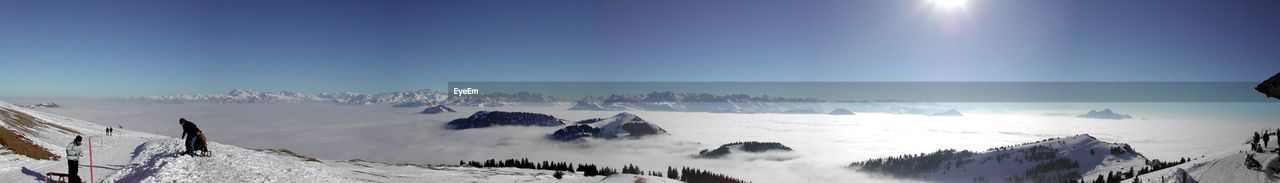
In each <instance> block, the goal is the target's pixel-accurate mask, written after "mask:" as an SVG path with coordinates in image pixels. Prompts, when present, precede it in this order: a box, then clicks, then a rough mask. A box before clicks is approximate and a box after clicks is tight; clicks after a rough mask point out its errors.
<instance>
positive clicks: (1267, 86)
mask: <svg viewBox="0 0 1280 183" xmlns="http://www.w3.org/2000/svg"><path fill="white" fill-rule="evenodd" d="M1253 89H1255V90H1258V92H1259V93H1262V94H1265V95H1267V97H1271V98H1276V99H1280V73H1276V75H1274V76H1271V78H1270V79H1267V80H1266V81H1262V83H1259V84H1258V87H1255V88H1253Z"/></svg>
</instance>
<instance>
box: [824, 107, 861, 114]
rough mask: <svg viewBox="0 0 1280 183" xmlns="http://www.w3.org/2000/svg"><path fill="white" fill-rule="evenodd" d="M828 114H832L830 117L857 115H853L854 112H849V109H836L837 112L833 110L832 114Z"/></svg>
mask: <svg viewBox="0 0 1280 183" xmlns="http://www.w3.org/2000/svg"><path fill="white" fill-rule="evenodd" d="M827 114H830V115H855V114H854V113H853V111H849V109H845V108H836V109H835V110H831V112H830V113H827Z"/></svg>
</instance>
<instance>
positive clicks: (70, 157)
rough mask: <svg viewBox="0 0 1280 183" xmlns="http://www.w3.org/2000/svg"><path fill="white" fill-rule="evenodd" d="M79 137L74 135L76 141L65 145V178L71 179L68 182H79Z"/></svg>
mask: <svg viewBox="0 0 1280 183" xmlns="http://www.w3.org/2000/svg"><path fill="white" fill-rule="evenodd" d="M79 171H80V136H79V135H76V139H75V140H72V141H71V144H67V175H68V176H67V177H68V178H69V179H71V181H69V182H80V175H79Z"/></svg>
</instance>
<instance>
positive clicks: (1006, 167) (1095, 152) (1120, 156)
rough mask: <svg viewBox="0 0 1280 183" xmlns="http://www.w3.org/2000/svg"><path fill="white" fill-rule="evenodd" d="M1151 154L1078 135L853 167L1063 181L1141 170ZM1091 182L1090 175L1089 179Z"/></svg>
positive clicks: (970, 178)
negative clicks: (1131, 169)
mask: <svg viewBox="0 0 1280 183" xmlns="http://www.w3.org/2000/svg"><path fill="white" fill-rule="evenodd" d="M1146 163H1147V158H1146V157H1144V156H1142V154H1139V153H1137V152H1135V151H1134V150H1133V149H1132V148H1130V147H1129V145H1127V144H1116V143H1107V142H1103V141H1100V140H1098V139H1097V138H1094V137H1093V136H1089V135H1087V134H1085V135H1076V136H1071V137H1065V138H1054V139H1046V140H1042V141H1038V142H1032V143H1025V144H1020V145H1014V146H1007V147H998V148H991V149H989V150H988V151H986V152H981V153H976V152H970V151H955V150H942V151H938V152H934V153H930V154H920V155H904V156H899V157H889V158H880V159H872V160H867V161H862V162H855V163H853V164H851V165H850V167H851V168H855V169H858V170H859V171H863V172H870V173H879V174H887V175H891V176H895V177H900V178H910V179H920V180H927V181H940V182H1062V181H1070V180H1079V179H1080V178H1081V177H1085V178H1092V177H1096V176H1097V175H1099V174H1106V173H1108V172H1111V171H1122V170H1129V169H1130V168H1138V169H1141V168H1143V167H1146V166H1147V165H1146ZM1089 180H1092V179H1089Z"/></svg>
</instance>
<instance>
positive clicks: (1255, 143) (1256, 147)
mask: <svg viewBox="0 0 1280 183" xmlns="http://www.w3.org/2000/svg"><path fill="white" fill-rule="evenodd" d="M1259 140H1262V135H1258V132H1253V142H1251V143H1249V146H1253V148H1252V149H1253V150H1254V151H1261V150H1262V146H1259V144H1258V141H1259Z"/></svg>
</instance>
